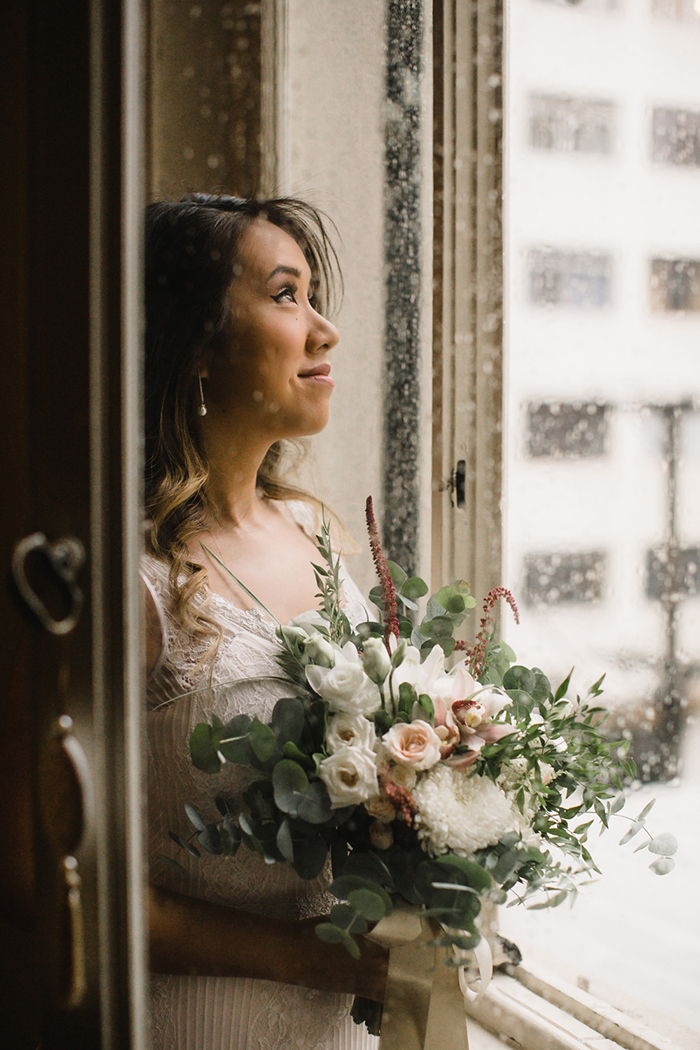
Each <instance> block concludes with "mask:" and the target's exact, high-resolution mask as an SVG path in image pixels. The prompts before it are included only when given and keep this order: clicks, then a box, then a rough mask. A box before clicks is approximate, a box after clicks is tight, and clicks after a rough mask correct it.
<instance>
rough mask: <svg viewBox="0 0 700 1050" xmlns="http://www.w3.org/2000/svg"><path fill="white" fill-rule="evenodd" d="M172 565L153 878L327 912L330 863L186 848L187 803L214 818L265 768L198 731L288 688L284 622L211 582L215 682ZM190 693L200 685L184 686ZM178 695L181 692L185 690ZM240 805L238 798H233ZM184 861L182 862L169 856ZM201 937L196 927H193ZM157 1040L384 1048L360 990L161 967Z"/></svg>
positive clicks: (352, 610)
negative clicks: (204, 745) (176, 605)
mask: <svg viewBox="0 0 700 1050" xmlns="http://www.w3.org/2000/svg"><path fill="white" fill-rule="evenodd" d="M286 506H287V509H288V510H289V511H290V512H291V514H292V516H293V517H294V519H295V520H296V521H297V523H298V524H299V525H300V526H301V527H302V528H304V530H305V531H306V532H307V534H309V535H311V536H312V535H313V530H314V526H315V524H316V523H315V521H314V518H315V513H314V511H313V508H312V507H311V506H310V505H309V504H306V503H302V502H297V501H294V502H292V501H289V502H288V503H287V504H286ZM168 572H169V566H168V565H166V564H165V563H163V562H161V561H158V560H157V559H155V558H153V557H146V558H145V559H144V578H145V580H146V583H147V585H148V586H149V589H150V590H151V593H152V594H153V595H154V597H155V599H156V602H157V604H158V606H159V607H160V609H161V611H162V617H163V629H164V634H165V639H164V642H165V644H164V653H163V657H162V659H161V663H160V666H159V667H158V668H157V670H156V671H155V672H154V674H152V676H151V678H150V680H149V683H148V690H147V696H148V713H147V724H148V805H149V818H148V822H149V861H150V877H151V881H152V882H154V883H155V884H156V885H159V886H163V887H166V888H168V889H172V890H175V891H177V892H179V893H185V894H188V895H190V896H192V897H197V898H201V899H204V900H208V901H212V902H214V903H216V904H222V905H232V906H235V907H236V908H241V909H244V910H246V911H250V912H256V913H258V914H261V915H268V916H274V917H278V918H283V919H306V918H312V917H315V916H317V915H323V914H325V913H327V912H328V910H329V908H330V907H331V905H332V904H333V903H334V900H333V898H332V897H331V896H330V894H329V893H328V892H327V891H326V889H325V887H326V886H327V884H328V881H329V880H328V877H327V876H326V875H325V874H324V875H323V876H321V877H319V878H318V879H316V880H314V881H312V882H309V881H304V880H302V879H300V878H299V877H298V876H297V875H296V874H295V873H294V871H293V870H292V868H291V866H290V865H289V864H273V865H267V864H265V862H264V860H263V859H262V858H261V857H260V856H259V855H258V854H256V853H254V852H253V851H252V850H250V849H248V848H247V847H245V846H241V847H240V848H239V850H238V852H237V853H236V855H235V856H234V857H222V856H214V855H212V854H209V853H205V852H202V856H201V858H200V859H195V858H193V857H190V856H189V854H187V853H186V852H185V851H184V850H182V849H180V850H178V848H177V846H176V845H175V844H174V843H173V842H172V840H171V839H170V837H169V832H170V831H175V832H177V833H180V834H183V836H187V835H188V834H189V832H190V831H191V828H190V827H189V825H188V821H187V818H186V815H185V811H184V804H185V803H186V802H189V803H191V804H192V805H193V806H194V807H195V809H197V810H198V812H199V813H200V815H201V816H202V818H203V819H204V820H205V821H211V820H216V819H218V817H219V814H218V812H217V810H216V807H215V805H214V801H213V800H214V797H215V795H216V794H217V793H218V792H222V793H223V794H225V795H226V797H227V800H229V801H231V799H233V802H234V806H235V800H236V799H240V796H241V794H242V793H243V791H244V790H245V789H246V787H247V786H248V785H249V784H250V783H251V782H252V780H254V779H256V777H258V776H259V774H258V773H256V771H255V770H250V769H247V768H245V767H242V766H235V765H226V766H224V768H223V770H222V772H221V773H219V774H216V775H210V774H207V773H203V772H200V771H199V770H197V769H195V768H194V766H193V765H192V763H191V761H190V757H189V748H188V742H189V737H190V734H191V732H192V730H193V729H194V727H195V725H196V724H197V723H198V722H203V721H209V720H210V718H211V715H212V713H214V712H215V713H216V714H218V715H219V717H220V718H221V719H223V720H224V721H226V720H227V719H230V718H232V717H233V716H234V715H236V714H239V713H241V712H245V713H246V714H250V715H257V716H258V718H260V719H261V720H262V721H264V722H267V721H269V719H270V717H271V714H272V709H273V707H274V705H275V703H276V701H277V700H278V699H279V698H280V697H282V696H288V695H290V687H289V686H288V685H285V684H284V683H283V682H273V681H269V680H265V679H269V677H270V676H274V675H277V676H279V675H280V670H279V667H278V665H277V663H276V660H275V654H276V652H278V651H279V649H278V642H277V639H276V636H275V624H274V623H272V621H271V620H269V619H268V618H267V616H265V615H264V614H263V613H262V612H261V611H260V610H259V609H257V608H253V609H247V610H243V609H239V608H238V607H237V606H235V605H233V604H232V603H230V602H228V601H227V600H226V599H225V598H223V597H222V596H220V595H218V594H216V593H213V594H212V596H211V599H212V603H213V608H214V609H215V610H216V613H217V616H218V620H219V623H220V624H221V627H222V629H223V638H222V642H221V645H220V647H219V650H218V653H217V655H216V658H215V661H214V668H213V676H212V679H211V681H212V683H213V684H214V685H215V686H216V685H217V683H232V685H231V686H230V687H229V686H227V687H226V688H225V689H221V688H220V689H218V690H217V689H215V690H214V691H213V696H214V699H213V700H212V694H211V693H209V691H208V689H207V686H208V685H209V681H210V679H209V670H208V669H206V670H202V669H201V668H200V669H197V666H196V665H197V663H198V661H199V660H200V658H201V657H202V656H203V654H204V652H205V650H206V647H207V643H206V641H204V642H202V641H198V640H197V639H193V638H192V636H191V634H190V633H188V632H187V631H186V630H184V629H183V628H182V626H181V625H180V624H179V622H178V620H177V619H176V617H175V616H174V614H173V611H172V602H171V599H170V588H169V584H168ZM343 597H344V603H345V604H344V608H345V612H346V614H347V616H348V618H349V619H350V621H351V622H354V623H359V622H361V621H362V620H366V619H367V612H366V610H365V608H364V606H363V599H362V595H361V594H360V592H359V590H358V588H357V587H356V586H355V584H354V583H353V582H352V580H351V579H350V578H349V577H348V576H347V574H345V575H344V579H343ZM187 693H190V694H191V695H190V696H187V695H184V694H187ZM176 698H179V699H176ZM232 808H233V807H232ZM168 856H169V857H173V858H175V859H177V862H178V863H179V864H181V865H182V867H183V868H184V869H185V870H186V872H187V875H186V876H184V875H182V874H179V873H178V872H176V871H175V870H173V869H172V868H171V867H170V865H168V863H167V861H165V860H164V859H163V858H164V857H168ZM192 935H193V937H196V935H197V934H196V932H195V931H193V934H192ZM151 989H152V1002H151V1012H152V1041H153V1042H152V1045H153V1050H375V1048H376V1047H377V1045H378V1040H377V1039H376V1038H374V1037H373V1036H370V1035H369V1034H368V1032H367V1029H366V1028H365V1027H364V1026H358V1025H355V1024H354V1022H353V1021H352V1019H351V1017H350V1016H349V1011H350V1007H351V1005H352V996H348V995H338V994H335V993H331V992H322V991H315V990H312V989H308V988H302V987H298V986H295V985H289V984H282V983H278V982H274V981H259V980H255V979H253V978H229V977H201V976H192V977H181V976H171V975H163V974H153V975H152V978H151Z"/></svg>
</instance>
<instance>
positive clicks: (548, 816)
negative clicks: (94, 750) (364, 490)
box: [173, 500, 676, 965]
mask: <svg viewBox="0 0 700 1050" xmlns="http://www.w3.org/2000/svg"><path fill="white" fill-rule="evenodd" d="M367 517H368V526H369V533H370V543H371V547H372V553H373V557H374V561H375V565H376V567H377V571H378V575H379V579H380V583H379V586H378V587H377V588H375V590H374V591H373V592H372V594H371V595H370V597H371V599H372V600H373V602H374V603H375V604H376V606H377V608H379V609H381V612H382V616H381V620H377V621H373V620H368V621H367V622H365V623H361V624H359V626H356V627H353V626H351V625H350V623H349V622H348V620H347V618H346V616H345V614H344V612H343V609H342V607H341V604H340V589H341V584H340V569H339V559H338V558H337V557H336V556H335V555H334V553H333V550H332V546H331V540H330V534H329V529H328V526H327V524H326V523H325V521H324V524H323V527H322V529H321V532H320V535H319V536H318V537H317V543H318V550H319V564H318V565H317V566H315V571H316V575H317V580H318V584H319V597H320V600H321V601H320V607H319V610H318V612H317V613H313V614H310V615H308V616H306V617H303V618H300V619H299V620H296V621H293V622H292V623H291V624H289V625H287V626H282V625H280V626H279V627H278V636H279V640H280V654H279V663H280V667H281V671H282V673H283V675H284V677H285V678H286V679H287V680H288V682H289V692H290V695H289V696H288V697H286V698H284V699H281V700H279V701H278V702H277V704H276V706H275V708H274V712H273V714H272V719H271V722H270V723H269V724H267V725H266V724H263V723H262V722H261V721H260V720H258V719H256V718H251V717H249V716H248V715H245V714H240V715H237V716H236V717H235V718H233V719H232V720H231V721H230V722H228V723H226V724H224V723H223V722H222V721H221V720H220V719H217V718H216V717H212V719H211V722H208V723H201V724H199V725H198V726H197V727H196V728H195V730H194V732H193V734H192V737H191V740H190V750H191V756H192V761H193V762H194V764H195V766H197V767H198V768H199V769H202V770H205V771H207V772H210V773H215V772H218V771H219V770H220V769H221V768H222V766H224V765H225V764H226V763H242V764H245V765H249V766H253V767H254V768H255V769H256V770H258V771H259V773H260V776H259V778H258V779H256V780H255V782H254V783H253V784H252V786H251V787H250V788H249V790H248V791H247V792H246V793H245V795H244V801H245V804H246V808H247V811H246V812H245V813H240V814H236V815H234V814H232V813H231V812H230V811H229V808H228V805H227V803H226V800H225V798H224V797H222V796H218V797H217V806H218V807H219V812H220V814H221V820H220V821H219V822H216V823H210V824H205V823H204V821H203V820H202V819H201V817H200V816H199V814H198V813H196V812H195V811H194V810H193V809H192V807H189V806H188V807H187V811H188V815H189V818H190V820H191V822H192V824H193V827H194V831H193V837H196V839H197V840H198V842H199V845H200V846H201V847H202V848H204V849H205V850H208V851H210V852H212V853H221V854H228V855H232V854H234V853H235V852H236V850H238V849H239V848H240V846H241V845H245V846H246V847H248V848H250V849H253V850H256V851H257V852H258V853H259V854H261V855H262V856H263V857H264V858H265V860H266V861H268V862H269V863H273V862H283V861H286V862H289V863H290V864H291V865H292V866H293V868H294V870H295V871H296V872H297V873H298V874H299V875H300V876H301V877H302V878H305V879H313V878H315V877H317V876H318V875H319V874H320V873H321V871H322V870H323V868H324V866H325V864H326V862H327V858H328V856H329V854H330V858H331V861H332V869H333V882H332V884H331V886H330V891H331V893H333V895H334V896H335V897H336V898H338V901H339V903H337V904H336V905H335V906H334V907H333V908H332V910H331V912H330V915H329V916H328V918H327V919H326V920H325V921H322V922H320V923H319V924H318V926H317V927H316V932H317V934H318V936H319V937H320V938H321V939H322V940H324V941H328V942H335V943H341V944H343V945H344V946H345V947H346V948H347V950H348V951H349V952H350V953H351V954H352V955H355V956H359V947H358V944H357V942H356V937H357V936H358V935H362V934H367V932H368V931H369V930H370V929H371V928H372V926H373V924H375V923H381V921H382V920H386V919H387V917H388V916H389V915H390V914H391V913H392V909H396V906H397V904H399V905H400V909H399V911H401V908H404V907H406V906H412V908H413V914H414V915H415V914H416V913H419V914H420V915H421V916H422V918H424V919H426V920H429V921H430V924H431V925H430V931H431V933H430V943H432V944H438V945H440V946H441V947H442V948H443V949H444V951H445V952H446V953H448V954H450V953H451V954H453V955H456V956H457V961H458V962H463V961H464V959H463V957H464V953H465V952H466V950H468V949H471V948H473V947H474V946H475V945H476V944H477V943H478V941H479V937H480V934H479V930H478V927H477V924H476V920H477V916H478V914H479V911H480V908H481V902H482V900H484V899H488V900H491V901H494V902H496V903H502V902H505V901H506V899H507V898H508V897H509V896H511V897H512V903H517V902H522V901H529V902H530V906H531V907H535V908H549V907H554V906H556V905H558V904H560V903H561V902H562V901H564V900H565V899H566V898H567V897H569V896H571V895H572V894H575V893H576V892H577V885H578V883H579V882H580V880H581V879H582V878H583V877H586V876H588V875H590V874H591V872H593V871H597V870H598V869H597V868H596V866H595V863H594V861H593V858H592V857H591V854H590V852H589V850H588V845H587V838H588V835H589V831H590V829H591V826H592V825H593V824H594V822H599V823H602V825H604V826H607V825H608V822H609V820H610V818H611V816H612V815H613V814H617V813H619V811H620V809H621V808H622V806H623V805H624V793H623V778H628V779H631V778H633V777H634V767H633V763H632V762H630V761H628V760H627V759H626V758H625V757H624V755H625V751H626V747H627V743H626V742H624V743H623V742H620V741H612V740H610V739H609V738H608V737H607V736H606V735H605V733H604V728H603V727H604V722H605V717H606V713H605V711H604V709H603V708H601V707H600V706H598V704H597V702H596V700H597V697H598V696H599V694H600V692H601V689H600V685H601V682H600V681H599V682H596V683H595V685H593V686H591V688H590V689H589V691H588V694H587V695H586V696H585V697H584V698H583V699H582V698H580V697H578V696H577V697H576V698H575V699H574V700H571V699H567V695H566V694H567V690H568V688H569V678H567V679H566V680H565V681H564V682H562V683H561V685H559V686H558V688H556V689H553V688H552V686H551V685H550V682H549V681H548V679H547V677H546V676H545V675H544V674H543V673H542V671H540V670H539V669H538V668H527V667H524V666H522V665H519V664H517V663H516V662H515V656H514V653H513V652H512V650H511V649H510V648H509V647H508V646H507V645H506V644H505V643H504V642H503V641H500V640H498V638H497V637H496V635H495V632H494V624H495V616H494V608H495V605H496V603H497V602H498V601H499V600H500V599H503V600H504V601H505V602H507V603H508V605H510V607H511V609H512V611H513V613H514V614H515V616H516V618H517V615H518V613H517V607H516V605H515V601H514V599H513V597H512V595H511V594H510V592H509V591H507V590H505V589H504V588H497V589H495V590H493V591H491V592H490V594H489V595H488V596H487V597H486V600H485V602H484V608H483V614H482V618H481V622H480V627H479V630H478V632H477V634H476V641H475V643H474V644H472V645H465V643H463V642H460V641H456V640H455V631H456V630H457V629H458V628H459V627H460V625H461V624H462V623H463V621H464V619H465V617H466V616H467V614H468V613H469V612H470V610H471V609H473V608H474V607H475V605H476V601H475V599H474V598H473V597H472V595H471V594H470V592H469V587H468V585H467V584H466V583H465V582H464V581H461V580H458V581H456V582H455V583H453V584H450V585H448V586H445V587H442V588H441V589H440V590H438V591H437V593H436V594H434V595H432V596H431V597H430V598H428V600H427V603H425V612H424V615H423V616H422V617H419V612H418V610H419V606H418V603H419V602H420V601H421V599H423V600H424V599H425V598H426V596H427V592H428V588H427V586H426V584H425V583H424V582H423V580H421V579H419V578H418V577H411V578H409V577H408V576H407V575H406V573H405V572H403V571H402V570H401V569H400V568H399V567H398V566H397V565H395V564H393V563H392V562H390V561H386V560H385V559H384V556H383V554H382V551H381V547H380V543H379V538H378V533H377V529H376V525H375V522H374V517H373V513H372V507H371V500H368V507H367ZM224 568H225V566H224ZM237 582H238V583H239V584H240V581H237ZM241 586H242V584H241ZM648 808H649V807H647V808H646V810H645V811H643V812H642V813H640V814H639V815H638V817H637V818H636V820H634V821H632V822H631V824H630V828H629V831H628V832H627V834H626V835H625V840H627V839H629V838H631V837H632V836H633V835H634V834H636V833H637V832H639V831H642V830H644V831H645V833H646V834H647V840H646V842H645V845H646V846H647V847H648V849H649V850H650V851H651V852H652V854H655V855H656V859H655V860H654V861H653V862H652V864H651V867H652V869H653V870H654V871H655V872H657V873H658V874H665V873H666V872H667V871H669V870H670V869H671V867H672V866H673V861H672V860H671V859H670V858H671V854H672V853H673V852H674V851H675V848H676V847H675V842H674V841H673V840H672V837H671V836H665V835H663V836H659V837H658V838H653V837H652V836H651V835H650V834H649V833H648V832H646V829H645V827H644V825H645V819H646V813H647V811H648ZM173 838H175V840H176V841H177V842H178V843H179V844H180V845H181V846H183V847H184V848H189V849H190V850H191V849H192V848H195V849H196V847H193V846H192V844H191V843H190V842H187V841H185V840H184V839H182V838H181V837H180V836H177V835H173ZM174 863H176V862H174ZM413 936H415V930H414V934H413ZM431 965H432V964H431Z"/></svg>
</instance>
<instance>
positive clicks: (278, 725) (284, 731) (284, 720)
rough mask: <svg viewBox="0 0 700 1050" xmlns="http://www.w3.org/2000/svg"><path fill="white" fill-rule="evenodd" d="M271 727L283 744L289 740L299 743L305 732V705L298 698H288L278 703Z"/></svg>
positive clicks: (274, 710) (273, 713)
mask: <svg viewBox="0 0 700 1050" xmlns="http://www.w3.org/2000/svg"><path fill="white" fill-rule="evenodd" d="M271 726H272V729H273V730H274V732H275V733H276V735H277V740H278V741H279V742H280V743H281V744H285V743H286V742H287V741H288V740H289V741H292V743H294V744H298V743H299V741H300V740H301V737H302V734H303V732H304V704H303V702H302V701H301V700H300V699H299V697H298V696H287V697H283V698H282V699H281V700H278V701H277V703H276V704H275V706H274V709H273V712H272V719H271Z"/></svg>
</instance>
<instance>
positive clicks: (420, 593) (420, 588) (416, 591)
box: [400, 576, 428, 601]
mask: <svg viewBox="0 0 700 1050" xmlns="http://www.w3.org/2000/svg"><path fill="white" fill-rule="evenodd" d="M427 593H428V585H427V583H426V582H425V580H421V578H420V576H411V578H410V579H408V580H405V581H404V582H403V583H402V584H401V587H400V594H401V597H402V598H410V599H411V600H412V601H415V600H416V599H417V598H423V597H424V596H425V595H426V594H427Z"/></svg>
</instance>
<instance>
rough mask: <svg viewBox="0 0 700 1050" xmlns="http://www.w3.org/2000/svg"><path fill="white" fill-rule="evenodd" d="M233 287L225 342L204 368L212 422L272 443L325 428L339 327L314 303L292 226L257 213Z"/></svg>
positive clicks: (243, 243)
mask: <svg viewBox="0 0 700 1050" xmlns="http://www.w3.org/2000/svg"><path fill="white" fill-rule="evenodd" d="M236 269H237V274H236V276H235V277H234V279H233V281H232V283H231V287H230V290H229V296H230V303H231V334H230V337H229V342H228V345H227V347H226V349H225V350H224V351H223V352H220V353H218V354H217V355H216V356H214V357H213V358H212V359H211V360H210V361H208V362H206V363H205V365H204V367H203V368H202V377H203V378H205V379H206V380H207V383H206V386H205V397H206V402H207V409H208V414H207V422H206V423H205V426H210V425H212V424H216V423H219V424H224V425H226V424H229V425H230V426H231V427H234V428H235V429H237V430H239V429H240V428H241V427H243V428H245V430H246V433H247V435H248V436H249V437H252V436H255V437H257V436H258V435H259V436H260V437H261V438H263V439H264V440H265V441H269V442H270V443H272V442H273V441H277V440H279V439H280V438H285V437H303V436H306V435H308V434H315V433H317V432H318V431H319V430H322V429H323V428H324V427H325V425H326V423H327V422H328V412H329V401H330V396H331V393H332V391H333V380H332V379H331V377H330V364H329V361H328V356H329V353H330V351H331V350H332V349H333V347H334V346H335V345H336V343H337V342H338V338H339V336H338V331H337V329H336V328H335V326H334V325H332V324H331V322H330V321H327V320H326V319H325V318H324V317H322V316H321V315H320V314H319V313H317V312H316V310H315V308H314V288H313V286H312V285H311V271H310V269H309V265H308V263H307V261H306V258H305V257H304V253H303V251H302V250H301V248H300V247H299V245H298V244H297V242H296V241H295V240H294V238H293V237H291V236H290V235H289V234H288V233H286V232H285V231H284V230H281V229H280V228H279V227H278V226H274V225H273V224H272V223H270V222H268V221H267V220H266V219H255V220H254V221H253V222H252V223H251V225H250V226H249V227H248V229H247V230H246V232H245V234H244V236H243V238H242V241H241V245H240V251H239V259H238V264H237V267H236Z"/></svg>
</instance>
